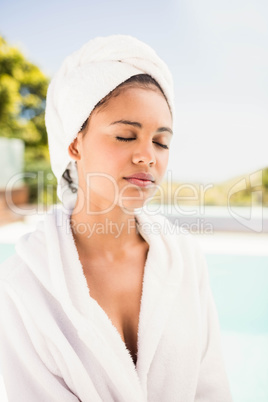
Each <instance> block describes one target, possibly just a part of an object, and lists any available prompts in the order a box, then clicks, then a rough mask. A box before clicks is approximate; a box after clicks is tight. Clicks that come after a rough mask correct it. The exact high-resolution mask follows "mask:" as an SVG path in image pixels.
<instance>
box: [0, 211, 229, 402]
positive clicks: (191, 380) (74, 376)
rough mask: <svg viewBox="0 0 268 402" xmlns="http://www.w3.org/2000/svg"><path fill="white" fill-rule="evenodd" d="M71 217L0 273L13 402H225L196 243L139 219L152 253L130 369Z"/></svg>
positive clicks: (39, 231)
mask: <svg viewBox="0 0 268 402" xmlns="http://www.w3.org/2000/svg"><path fill="white" fill-rule="evenodd" d="M69 215H70V214H69V213H66V211H63V210H62V209H61V208H58V209H54V210H51V212H50V213H47V215H46V217H45V220H44V222H40V223H39V224H38V225H37V228H36V230H35V231H34V232H32V233H30V234H26V235H24V236H23V237H22V238H21V239H20V240H19V242H18V243H17V245H16V254H15V255H14V256H12V257H11V258H9V259H8V260H7V261H6V262H4V263H3V264H2V265H1V268H0V283H1V287H0V306H1V307H0V325H1V330H0V366H1V371H2V374H3V378H4V382H5V386H6V390H7V394H8V400H9V402H77V401H82V402H103V401H104V402H111V401H116V402H145V401H150V402H193V401H196V402H201V401H202V402H205V401H207V402H230V401H231V400H232V398H231V395H230V390H229V384H228V380H227V375H226V372H225V367H224V361H223V357H222V352H221V341H220V330H219V321H218V316H217V312H216V309H215V304H214V301H213V297H212V293H211V290H210V286H209V277H208V271H207V266H206V262H205V259H204V257H203V256H202V253H200V251H199V248H198V247H197V245H196V244H195V240H194V239H193V238H192V236H191V235H190V234H181V233H179V232H178V230H177V229H178V227H177V229H176V227H175V226H174V225H172V224H170V223H169V221H168V219H167V218H165V217H164V216H162V215H157V216H149V215H148V214H147V213H146V212H145V211H144V210H139V214H137V215H136V219H137V221H138V224H137V227H138V230H139V232H140V234H141V236H142V237H143V238H144V239H145V240H146V241H147V243H148V244H149V251H148V254H147V259H146V264H145V268H144V276H143V287H142V297H141V304H140V315H139V328H138V356H137V363H136V366H135V364H134V363H133V360H132V358H131V354H130V352H129V351H128V349H127V348H126V345H125V343H124V342H123V340H122V338H121V336H120V334H119V332H118V331H117V329H116V327H115V326H114V325H113V324H112V321H111V320H110V318H109V317H108V315H107V314H106V313H105V311H104V310H103V309H102V308H101V307H100V305H99V304H98V303H97V301H96V300H95V299H93V298H92V297H91V296H90V289H89V288H88V285H87V281H86V278H85V276H84V273H83V268H82V265H81V263H80V260H79V255H78V252H77V249H76V246H75V242H74V239H73V236H72V232H71V229H70V216H69Z"/></svg>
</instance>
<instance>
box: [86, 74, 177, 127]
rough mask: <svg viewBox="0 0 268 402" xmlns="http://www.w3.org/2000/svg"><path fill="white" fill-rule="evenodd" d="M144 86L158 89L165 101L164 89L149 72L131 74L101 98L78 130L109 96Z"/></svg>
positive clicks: (105, 102) (101, 107) (103, 104)
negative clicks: (126, 89)
mask: <svg viewBox="0 0 268 402" xmlns="http://www.w3.org/2000/svg"><path fill="white" fill-rule="evenodd" d="M130 87H133V88H144V89H151V90H156V91H160V92H161V94H162V95H163V96H164V98H165V99H166V101H167V97H166V95H165V93H164V91H163V90H162V88H161V87H160V85H159V84H158V82H157V81H156V80H155V79H154V78H153V77H151V76H150V75H149V74H137V75H133V76H132V77H130V78H129V79H127V80H126V81H124V82H122V83H121V84H119V85H118V86H117V87H116V88H115V89H113V90H112V91H111V92H109V93H108V95H106V96H105V97H104V98H102V99H101V100H100V101H99V102H98V103H97V104H96V105H95V107H94V108H93V110H92V112H91V113H90V115H89V117H88V118H87V119H86V121H85V122H84V123H83V124H82V126H81V129H80V131H83V130H84V129H85V128H86V127H87V125H88V122H89V120H90V116H91V115H92V113H93V112H94V111H96V109H103V108H104V107H105V106H106V105H107V103H108V101H109V100H110V99H111V98H114V97H116V96H118V95H119V94H120V93H121V92H122V90H123V89H125V88H130ZM167 104H168V107H169V109H170V106H169V103H168V101H167ZM170 112H171V110H170Z"/></svg>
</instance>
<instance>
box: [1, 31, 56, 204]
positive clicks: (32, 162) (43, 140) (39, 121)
mask: <svg viewBox="0 0 268 402" xmlns="http://www.w3.org/2000/svg"><path fill="white" fill-rule="evenodd" d="M48 83H49V79H48V77H46V76H45V75H44V74H43V73H42V71H40V69H39V68H38V67H37V66H35V65H34V64H32V63H30V62H29V61H28V60H26V58H25V57H24V56H23V54H22V53H21V52H20V51H19V50H18V49H17V48H15V47H12V46H10V45H9V44H8V43H7V42H6V41H5V39H4V38H2V37H1V36H0V136H1V137H7V138H19V139H22V140H23V141H24V143H25V182H26V183H27V184H28V186H29V189H30V200H29V201H30V202H33V203H37V202H38V203H39V202H40V203H45V204H47V205H49V204H51V203H54V202H56V201H57V196H56V178H55V177H54V175H53V173H52V171H51V168H50V162H49V152H48V141H47V133H46V127H45V120H44V113H45V100H46V93H47V88H48ZM51 186H52V187H51Z"/></svg>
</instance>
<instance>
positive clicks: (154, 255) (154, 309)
mask: <svg viewBox="0 0 268 402" xmlns="http://www.w3.org/2000/svg"><path fill="white" fill-rule="evenodd" d="M136 218H137V220H138V229H139V232H140V234H141V235H142V237H143V238H144V239H145V240H146V241H147V243H148V244H149V246H150V247H149V253H148V258H147V262H146V270H145V273H144V281H143V293H142V300H141V311H140V321H139V331H138V360H137V366H136V370H137V373H138V375H139V378H140V381H141V385H142V388H143V391H144V393H146V389H147V376H148V372H149V369H150V365H151V362H152V360H153V358H154V355H155V353H156V351H157V347H158V344H159V341H160V338H161V335H162V333H163V331H164V329H165V328H166V323H167V320H168V318H169V313H170V312H171V309H172V307H173V305H174V302H175V299H176V297H177V296H178V291H179V286H178V284H179V282H180V278H181V275H182V257H181V254H180V252H179V250H178V245H177V244H178V243H177V244H176V243H175V238H174V236H170V235H169V233H168V227H169V226H168V225H169V223H168V221H167V220H166V218H164V217H161V216H160V217H158V218H156V219H157V221H158V225H155V223H153V222H155V217H154V218H150V217H148V216H147V215H146V214H145V213H144V212H142V213H141V214H140V215H137V216H136ZM148 219H149V221H148ZM156 228H158V229H159V230H157V231H156V230H155V229H156ZM164 231H166V233H167V234H166V236H163V233H164Z"/></svg>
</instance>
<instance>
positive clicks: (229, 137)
mask: <svg viewBox="0 0 268 402" xmlns="http://www.w3.org/2000/svg"><path fill="white" fill-rule="evenodd" d="M110 34H128V35H133V36H135V37H137V38H138V39H141V40H143V41H144V42H146V43H148V44H149V45H150V46H152V47H153V48H154V49H155V51H156V52H157V53H158V54H159V56H160V57H162V58H163V59H164V60H165V62H166V63H167V64H168V66H169V68H170V70H171V72H172V74H173V78H174V85H175V103H176V119H175V124H174V131H175V135H174V138H173V139H172V143H171V149H170V161H169V165H168V169H167V172H166V176H165V179H164V181H163V184H162V189H161V191H158V192H157V193H156V195H155V197H154V199H153V200H151V202H150V203H149V204H148V205H147V208H148V209H149V210H150V211H157V212H160V213H162V214H165V215H166V216H167V217H168V218H169V219H170V220H172V221H174V222H175V223H177V224H178V225H179V226H180V227H181V228H182V229H187V230H189V231H190V232H191V233H193V234H194V235H195V236H196V237H197V238H198V239H199V241H200V244H201V246H202V248H203V250H204V253H205V254H206V258H207V262H208V269H209V274H210V282H211V287H212V291H213V295H214V298H215V302H216V305H217V309H218V314H219V320H220V325H221V334H222V347H223V353H224V358H225V363H226V369H227V374H228V378H229V381H230V386H231V391H232V394H233V398H234V401H235V402H264V401H268V382H267V378H268V292H267V284H268V156H267V149H268V113H267V109H268V108H267V106H268V76H267V70H268V3H267V1H266V0H232V1H231V0H225V1H223V0H216V1H215V0H202V1H200V0H199V1H198V0H166V1H158V2H153V1H152V0H148V1H147V2H142V1H141V0H136V1H135V2H129V1H126V0H124V1H123V0H114V1H108V0H99V1H98V2H93V1H85V0H76V1H71V0H69V1H66V0H65V1H62V0H59V1H52V0H47V1H46V2H37V1H31V0H20V1H18V0H16V1H15V0H9V1H7V0H1V1H0V169H1V170H0V171H1V174H0V253H1V254H0V262H1V261H4V260H5V259H6V258H8V257H9V256H10V255H12V254H13V253H14V251H15V243H16V241H17V239H18V238H19V237H20V236H21V235H23V234H24V233H26V232H28V231H31V230H34V229H35V225H36V223H37V221H38V220H41V219H43V216H44V214H45V212H46V211H47V209H48V208H50V206H52V205H54V204H56V203H58V202H59V200H58V199H57V195H56V180H55V177H54V175H53V172H52V171H51V168H50V160H49V150H48V144H47V134H46V128H45V123H44V110H45V99H46V91H47V87H48V84H49V82H50V79H51V78H52V77H53V75H54V73H55V72H56V71H57V69H58V68H59V67H60V65H61V63H62V61H63V59H64V58H65V57H66V56H67V55H69V54H70V53H71V52H73V51H75V50H77V49H78V48H80V47H81V46H82V45H83V44H84V43H85V42H87V41H88V40H90V39H92V38H94V37H96V36H106V35H110ZM0 378H1V377H0ZM1 392H2V394H0V399H1V401H4V398H5V397H4V385H3V384H2V388H1Z"/></svg>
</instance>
